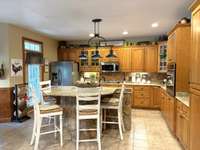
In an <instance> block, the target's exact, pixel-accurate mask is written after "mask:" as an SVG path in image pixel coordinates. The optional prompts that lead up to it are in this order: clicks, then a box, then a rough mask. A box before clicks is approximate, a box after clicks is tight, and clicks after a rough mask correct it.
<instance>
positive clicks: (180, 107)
mask: <svg viewBox="0 0 200 150" xmlns="http://www.w3.org/2000/svg"><path fill="white" fill-rule="evenodd" d="M182 106H183V105H182V103H181V102H179V101H178V100H177V109H178V110H179V111H182Z"/></svg>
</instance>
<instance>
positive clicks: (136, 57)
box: [131, 47, 145, 72]
mask: <svg viewBox="0 0 200 150" xmlns="http://www.w3.org/2000/svg"><path fill="white" fill-rule="evenodd" d="M144 52H145V48H144V47H138V48H132V50H131V60H132V62H131V63H132V69H131V70H132V71H133V72H139V71H144Z"/></svg>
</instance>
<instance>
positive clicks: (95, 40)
mask: <svg viewBox="0 0 200 150" xmlns="http://www.w3.org/2000/svg"><path fill="white" fill-rule="evenodd" d="M101 21H102V19H93V20H92V22H93V23H94V36H93V37H92V38H90V39H89V40H88V45H89V46H92V47H95V48H96V50H95V54H94V55H93V56H92V59H99V58H101V56H100V54H99V50H98V48H99V47H100V44H101V42H105V43H106V39H105V38H104V37H102V36H100V34H99V24H100V22H101Z"/></svg>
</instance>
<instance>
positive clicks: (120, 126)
mask: <svg viewBox="0 0 200 150" xmlns="http://www.w3.org/2000/svg"><path fill="white" fill-rule="evenodd" d="M118 127H119V133H120V139H121V140H123V134H122V124H121V114H120V111H118Z"/></svg>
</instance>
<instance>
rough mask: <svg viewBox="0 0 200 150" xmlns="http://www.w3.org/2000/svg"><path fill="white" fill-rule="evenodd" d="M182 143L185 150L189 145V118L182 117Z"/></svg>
mask: <svg viewBox="0 0 200 150" xmlns="http://www.w3.org/2000/svg"><path fill="white" fill-rule="evenodd" d="M182 129H183V130H182V138H181V139H182V143H183V146H184V148H185V149H186V150H187V149H188V146H189V120H188V119H187V118H185V117H184V116H183V117H182Z"/></svg>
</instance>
